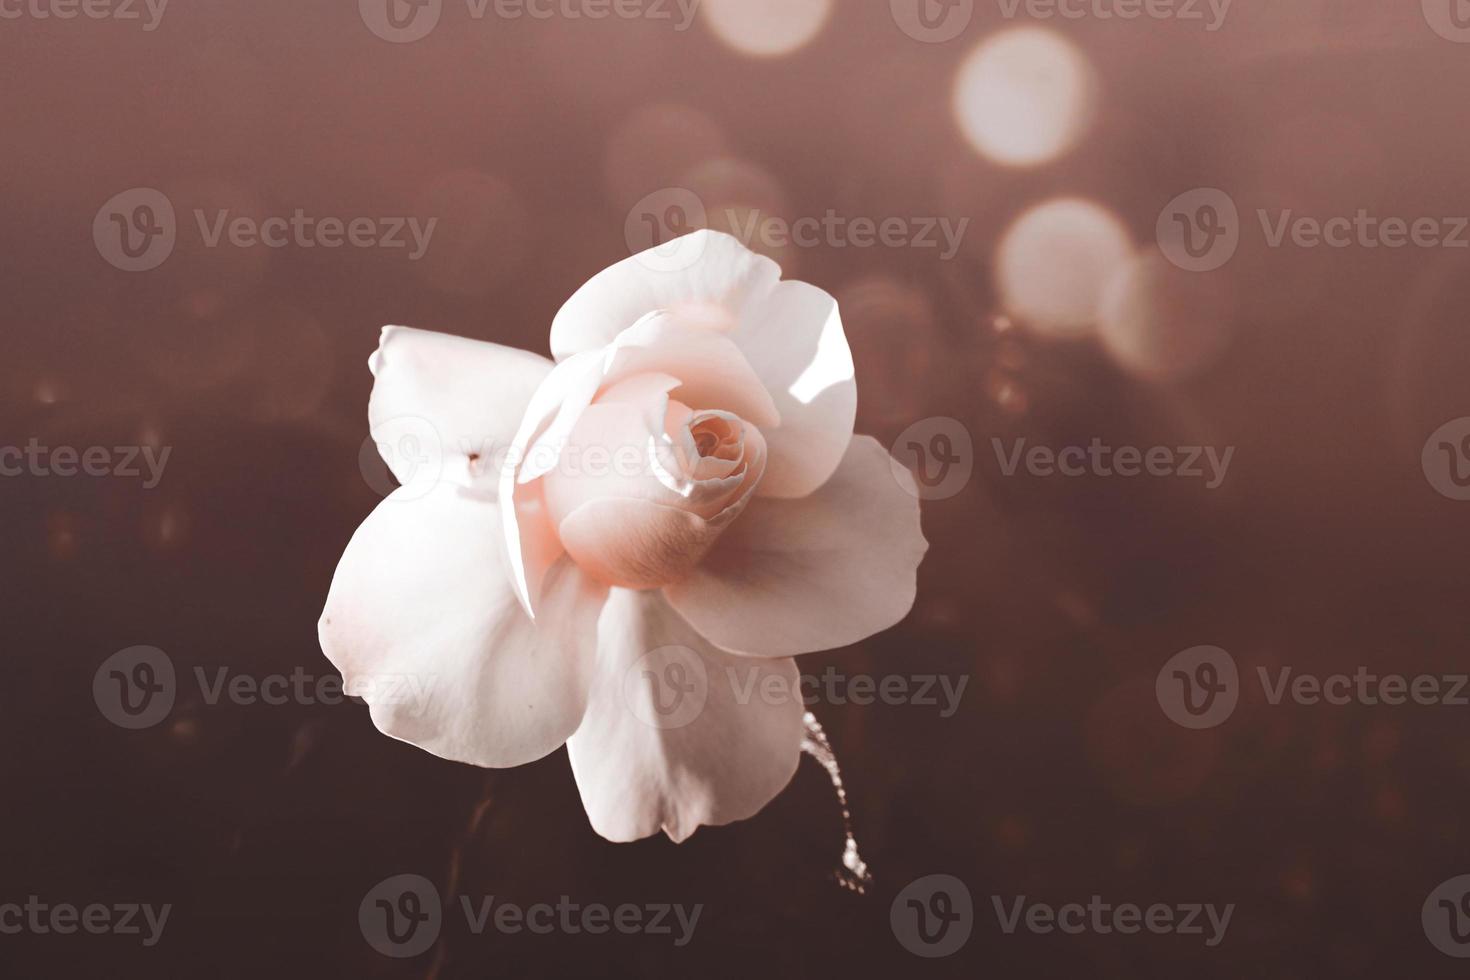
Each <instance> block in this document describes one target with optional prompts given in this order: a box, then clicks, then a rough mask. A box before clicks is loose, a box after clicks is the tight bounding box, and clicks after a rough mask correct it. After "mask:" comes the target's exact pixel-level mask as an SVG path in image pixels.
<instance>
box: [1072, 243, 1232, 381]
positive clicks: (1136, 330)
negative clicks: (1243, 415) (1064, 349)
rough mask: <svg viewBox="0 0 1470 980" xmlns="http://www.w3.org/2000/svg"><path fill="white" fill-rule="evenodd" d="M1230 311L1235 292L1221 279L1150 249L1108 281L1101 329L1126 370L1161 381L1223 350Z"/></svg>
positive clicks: (1189, 370)
mask: <svg viewBox="0 0 1470 980" xmlns="http://www.w3.org/2000/svg"><path fill="white" fill-rule="evenodd" d="M1230 314H1231V302H1230V293H1229V291H1228V290H1227V289H1226V288H1225V287H1224V285H1223V283H1222V280H1220V278H1219V277H1217V276H1211V275H1203V274H1200V273H1197V272H1188V271H1185V270H1183V269H1180V268H1178V267H1176V266H1174V265H1173V264H1171V263H1170V262H1168V261H1166V260H1165V259H1164V257H1163V255H1162V254H1160V253H1159V252H1158V251H1157V250H1154V249H1150V250H1149V251H1147V252H1145V253H1143V254H1142V255H1140V256H1138V257H1137V258H1136V259H1134V260H1133V261H1132V262H1130V263H1129V264H1128V265H1127V266H1126V267H1125V268H1124V269H1122V270H1121V271H1120V272H1119V273H1118V274H1117V275H1116V276H1115V277H1114V278H1113V281H1112V282H1110V283H1109V284H1108V287H1107V289H1106V290H1105V291H1104V293H1103V298H1102V307H1101V311H1100V313H1099V316H1098V333H1099V334H1100V336H1101V338H1102V342H1103V345H1104V346H1105V347H1106V348H1107V350H1108V353H1109V354H1111V355H1112V356H1113V359H1114V360H1116V361H1117V362H1118V363H1119V364H1120V365H1121V366H1122V367H1123V368H1124V369H1126V370H1128V371H1130V372H1132V373H1133V374H1136V375H1139V376H1141V377H1145V378H1151V379H1155V380H1168V379H1177V378H1181V377H1184V376H1185V375H1189V374H1193V373H1194V372H1196V371H1198V370H1200V369H1201V368H1203V367H1205V366H1206V365H1207V364H1209V363H1210V362H1212V361H1213V360H1214V359H1215V357H1216V356H1217V355H1218V354H1219V353H1220V351H1221V349H1222V348H1223V347H1224V346H1225V342H1226V340H1227V331H1228V328H1229V324H1230Z"/></svg>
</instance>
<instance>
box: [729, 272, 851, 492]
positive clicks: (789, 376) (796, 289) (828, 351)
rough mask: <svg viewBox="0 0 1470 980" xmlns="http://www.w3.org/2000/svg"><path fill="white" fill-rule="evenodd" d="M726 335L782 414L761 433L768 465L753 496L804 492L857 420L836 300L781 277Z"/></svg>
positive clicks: (820, 478) (821, 475)
mask: <svg viewBox="0 0 1470 980" xmlns="http://www.w3.org/2000/svg"><path fill="white" fill-rule="evenodd" d="M733 339H734V340H735V343H736V344H737V345H738V346H739V347H740V350H741V351H742V352H743V353H744V354H745V357H746V359H747V360H748V361H750V366H751V367H753V368H755V373H756V374H757V375H758V376H759V377H760V379H761V381H762V382H763V383H764V384H765V386H766V388H767V389H768V390H769V391H770V392H771V396H772V398H773V400H774V401H775V405H776V410H777V411H778V412H780V413H781V425H780V427H779V428H775V429H768V430H766V431H765V436H766V447H767V449H768V450H769V451H770V462H769V464H768V465H767V468H766V478H765V479H764V480H762V481H761V486H760V489H759V490H758V491H757V493H758V494H759V495H760V496H762V497H805V496H806V495H807V494H809V493H811V492H812V491H814V490H816V489H817V488H818V487H820V486H821V485H822V484H823V483H826V482H827V479H828V477H830V476H831V475H832V473H833V471H834V470H836V469H837V465H838V464H839V463H840V462H842V457H843V455H844V454H845V453H846V452H847V446H848V443H849V442H851V441H852V426H853V421H854V419H856V417H857V382H856V380H854V375H853V366H852V351H851V350H849V349H848V346H847V335H846V334H845V333H843V330H842V317H841V315H840V314H839V313H838V310H837V301H836V300H835V299H833V298H832V297H831V296H829V295H827V293H825V292H823V291H822V290H820V289H818V288H817V287H816V286H810V285H808V284H806V283H804V282H795V281H791V282H783V283H781V284H780V285H778V286H777V287H776V288H775V290H773V291H772V292H771V294H770V295H769V296H768V297H767V298H766V301H765V302H764V303H762V304H760V305H759V306H758V307H757V308H756V309H755V310H754V311H752V313H751V314H750V315H749V316H747V317H746V318H745V319H744V320H743V321H742V323H741V325H740V328H739V330H737V331H736V333H735V334H734V338H733Z"/></svg>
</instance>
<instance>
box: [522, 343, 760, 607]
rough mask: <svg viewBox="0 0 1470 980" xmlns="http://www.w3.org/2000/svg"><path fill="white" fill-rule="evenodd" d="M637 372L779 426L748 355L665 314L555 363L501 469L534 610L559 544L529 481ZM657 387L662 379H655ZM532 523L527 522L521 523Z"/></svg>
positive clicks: (526, 597) (525, 593)
mask: <svg viewBox="0 0 1470 980" xmlns="http://www.w3.org/2000/svg"><path fill="white" fill-rule="evenodd" d="M640 374H649V375H655V376H660V377H661V376H664V375H668V376H671V377H677V378H678V379H679V381H680V383H681V384H680V387H679V389H678V391H679V395H680V397H681V398H682V397H689V398H694V399H695V400H696V402H698V403H699V404H698V405H696V406H695V407H702V406H703V404H704V402H705V401H710V402H722V403H726V404H722V405H720V406H719V407H724V408H728V409H729V410H731V411H737V412H741V413H749V415H747V416H746V417H748V418H751V420H752V421H754V422H755V423H756V424H757V425H759V424H760V422H761V420H765V421H767V422H768V423H771V424H775V423H777V422H779V414H778V413H777V412H776V410H775V407H774V404H773V403H772V401H771V396H770V394H769V393H768V392H767V391H766V390H765V387H764V385H762V383H761V382H760V379H759V378H757V377H756V376H755V374H754V372H753V371H752V370H751V368H750V365H749V364H748V363H747V362H746V361H745V358H744V356H743V355H742V354H741V353H740V350H739V348H737V347H736V346H735V345H734V344H733V343H732V342H731V341H730V340H729V339H727V338H725V337H723V336H721V335H719V334H715V333H710V332H709V331H707V330H703V329H700V328H696V327H691V326H689V325H688V324H685V323H681V322H679V321H678V320H677V319H676V318H674V317H670V316H665V315H662V314H654V315H651V316H648V317H645V318H644V319H643V320H642V321H641V322H639V323H638V324H635V325H634V326H633V327H631V328H630V329H628V330H625V331H623V332H622V333H620V334H619V335H618V336H617V337H615V338H614V340H613V342H612V343H610V344H609V345H608V346H607V347H605V348H602V349H600V350H596V351H586V352H582V353H578V354H575V355H573V356H571V357H569V358H567V359H566V360H563V361H561V362H560V363H558V364H557V365H556V367H555V368H554V369H552V371H551V372H550V373H548V374H547V376H546V377H545V379H544V380H543V381H542V383H541V386H540V387H539V388H537V390H536V392H535V393H534V394H533V395H532V397H531V399H530V404H529V405H528V406H527V408H526V412H525V417H524V418H523V419H522V422H521V426H520V428H519V429H518V430H517V432H516V434H515V438H514V440H513V441H512V444H511V449H510V454H509V455H510V459H511V460H512V462H513V465H512V466H511V467H507V468H506V469H505V470H504V471H503V472H502V473H501V475H500V481H499V482H500V486H499V494H500V498H501V499H502V500H507V501H510V502H511V503H512V506H510V507H507V508H506V509H505V510H504V512H503V514H504V534H505V538H506V543H507V549H508V552H509V554H510V555H511V564H512V583H513V584H514V586H515V590H516V595H517V596H518V597H519V598H520V600H521V603H522V605H523V606H524V607H525V609H526V611H527V612H528V613H529V614H531V615H533V616H534V615H536V612H535V610H536V607H537V601H536V594H537V591H538V585H537V583H538V582H539V581H540V578H541V577H542V576H543V575H544V574H545V569H546V568H547V567H549V565H550V562H551V561H554V560H555V559H556V557H557V556H558V555H560V553H561V550H560V548H559V547H557V546H556V545H555V543H554V542H553V540H552V538H553V534H552V532H551V530H550V529H548V528H547V527H545V526H540V527H537V526H533V522H534V521H535V520H536V516H537V515H536V507H535V501H536V493H537V491H535V490H523V489H521V488H522V487H523V486H524V485H526V484H528V483H530V482H532V481H534V480H537V479H540V478H541V477H543V476H545V475H546V474H547V473H549V472H551V470H552V469H554V468H555V467H556V466H557V464H558V462H559V461H560V459H561V453H562V450H563V449H564V448H565V446H566V444H567V440H568V439H569V438H570V436H571V434H572V432H573V430H574V429H575V428H576V425H577V423H578V421H579V420H580V419H581V417H582V413H583V412H585V411H586V409H587V407H588V406H589V405H591V404H592V402H593V400H594V399H595V398H596V397H597V395H598V393H599V392H601V391H604V390H609V389H613V388H621V385H622V382H625V381H626V380H628V379H630V378H635V377H637V376H638V375H640ZM651 383H652V385H653V387H654V388H658V387H660V386H661V385H662V384H663V382H662V380H657V379H655V380H654V381H653V382H651ZM523 524H525V525H527V526H526V527H522V525H523Z"/></svg>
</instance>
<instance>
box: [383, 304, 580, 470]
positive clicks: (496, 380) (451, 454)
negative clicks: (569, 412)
mask: <svg viewBox="0 0 1470 980" xmlns="http://www.w3.org/2000/svg"><path fill="white" fill-rule="evenodd" d="M368 368H369V369H370V370H371V371H372V373H373V377H374V378H376V381H375V382H374V384H373V394H372V398H371V399H370V400H369V401H368V424H369V426H370V429H371V430H372V431H374V432H379V431H383V430H384V429H385V428H389V429H390V431H391V427H392V426H393V423H395V422H396V421H399V420H405V419H408V420H418V419H422V420H423V421H424V422H426V423H428V425H430V426H432V428H433V432H432V436H433V438H434V439H435V440H436V441H437V442H438V443H439V446H438V448H439V449H440V450H441V452H442V454H443V464H444V465H443V470H442V475H443V476H444V477H446V478H447V479H450V480H453V481H454V482H456V483H459V484H460V485H462V486H473V485H477V484H478V485H479V486H481V487H487V486H488V487H490V488H493V487H494V482H495V480H496V478H497V477H498V476H499V474H498V473H496V472H494V465H493V461H495V460H496V459H498V458H499V457H500V456H503V455H504V453H505V451H506V450H507V449H508V447H509V446H510V443H511V441H512V440H513V438H514V437H515V432H516V428H517V426H519V425H520V421H521V416H522V415H524V414H525V410H526V405H527V403H528V402H529V401H530V400H531V395H532V393H533V392H535V391H536V389H537V388H538V387H539V386H540V384H541V381H542V380H543V379H544V378H545V377H546V375H547V374H549V373H550V371H551V368H552V363H551V361H549V360H547V359H546V358H544V357H541V356H540V355H538V354H532V353H530V352H529V351H522V350H516V349H515V348H512V347H502V346H501V345H499V344H491V343H486V342H485V341H480V340H470V339H468V338H466V337H455V336H451V335H450V334H444V333H433V332H431V331H428V330H415V329H413V328H412V327H384V328H383V332H382V336H381V338H380V340H379V341H378V349H377V350H376V351H375V352H374V353H373V355H372V357H371V358H369V359H368ZM406 431H410V432H414V431H416V430H415V429H413V428H412V427H410V428H409V429H407V430H406ZM394 449H396V447H395V446H394V445H392V444H391V443H390V444H386V449H385V451H384V452H383V461H384V462H385V463H387V464H388V467H389V469H390V470H392V472H393V475H394V476H395V477H397V478H398V481H399V482H400V483H403V484H405V485H407V484H408V483H409V482H410V480H411V479H412V477H413V475H414V474H413V472H412V471H404V470H403V468H404V464H405V456H404V454H403V453H400V452H396V451H393V450H394ZM408 462H409V463H410V464H411V463H412V460H411V459H410V460H408Z"/></svg>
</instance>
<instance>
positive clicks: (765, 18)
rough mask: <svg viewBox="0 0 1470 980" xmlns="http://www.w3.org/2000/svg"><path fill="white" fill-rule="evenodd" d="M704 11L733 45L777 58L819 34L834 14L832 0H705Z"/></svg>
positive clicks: (743, 51)
mask: <svg viewBox="0 0 1470 980" xmlns="http://www.w3.org/2000/svg"><path fill="white" fill-rule="evenodd" d="M700 12H701V13H702V14H704V22H705V23H706V24H708V25H709V28H710V30H712V31H714V33H715V36H716V37H718V38H719V39H720V40H721V41H723V42H724V43H725V44H726V45H728V46H729V47H731V48H733V49H735V50H736V51H738V52H740V53H741V54H747V55H751V56H753V57H757V58H776V57H780V56H782V55H787V54H791V53H792V52H793V51H796V50H797V49H799V48H801V47H802V46H804V45H805V44H807V43H808V42H809V41H811V40H812V38H814V37H816V36H817V34H818V33H819V32H820V31H821V30H822V27H823V25H825V24H826V23H827V18H828V17H830V16H831V14H832V0H703V3H702V4H701V5H700Z"/></svg>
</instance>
